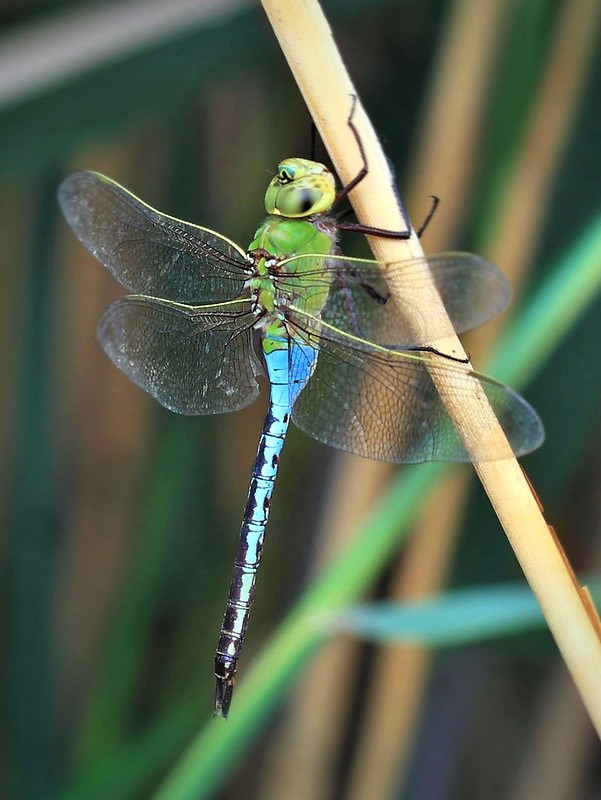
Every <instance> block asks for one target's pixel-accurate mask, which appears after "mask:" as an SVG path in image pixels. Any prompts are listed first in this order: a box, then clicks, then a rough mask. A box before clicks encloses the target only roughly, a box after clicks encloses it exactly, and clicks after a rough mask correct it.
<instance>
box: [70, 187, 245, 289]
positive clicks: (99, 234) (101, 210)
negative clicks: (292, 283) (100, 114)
mask: <svg viewBox="0 0 601 800" xmlns="http://www.w3.org/2000/svg"><path fill="white" fill-rule="evenodd" d="M58 199H59V203H60V206H61V209H62V211H63V214H64V215H65V218H66V220H67V222H68V223H69V225H70V226H71V228H72V229H73V231H74V232H75V235H76V236H77V238H78V239H79V240H80V241H81V242H82V244H83V245H85V247H87V249H88V250H89V251H90V252H91V253H92V254H93V255H94V256H96V258H97V259H98V260H99V261H100V262H101V263H102V264H104V266H105V267H107V269H109V270H110V271H111V272H112V273H113V275H114V276H115V278H117V280H118V281H119V282H120V283H121V284H122V285H123V286H125V287H126V289H128V290H129V291H130V292H135V293H136V294H144V295H153V296H155V297H165V298H167V299H169V300H177V301H181V302H187V303H206V302H207V303H208V302H219V301H224V300H232V299H234V298H235V297H237V296H238V295H239V294H240V292H241V291H242V287H243V285H244V281H245V279H246V277H247V273H248V265H247V264H246V262H245V260H244V251H243V250H242V249H241V248H240V247H238V245H236V244H235V243H234V242H231V241H230V240H229V239H226V238H225V237H223V236H220V235H219V234H218V233H215V232H214V231H211V230H209V229H208V228H201V227H198V226H197V225H192V224H191V223H189V222H182V221H181V220H178V219H175V218H174V217H169V216H167V215H166V214H161V213H159V212H158V211H155V210H154V209H153V208H151V207H150V206H147V205H146V204H145V203H143V202H142V201H141V200H139V199H138V198H137V197H135V196H134V195H133V194H131V193H130V192H128V191H127V189H124V188H123V187H122V186H119V184H118V183H115V181H112V180H111V179H110V178H106V177H104V175H99V174H98V173H96V172H77V173H75V174H73V175H70V176H69V177H68V178H66V179H65V180H64V181H63V182H62V183H61V185H60V187H59V190H58Z"/></svg>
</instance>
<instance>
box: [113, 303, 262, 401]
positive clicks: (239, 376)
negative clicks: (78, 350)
mask: <svg viewBox="0 0 601 800" xmlns="http://www.w3.org/2000/svg"><path fill="white" fill-rule="evenodd" d="M247 309H248V303H243V302H241V301H236V302H232V303H223V304H220V305H218V306H199V307H193V306H183V305H178V304H176V303H169V302H166V301H163V300H158V299H155V298H152V297H139V296H130V297H125V298H123V299H122V300H118V301H117V302H116V303H113V304H112V305H111V306H109V307H108V309H107V310H106V311H105V313H104V315H103V316H102V318H101V320H100V323H99V325H98V338H99V339H100V342H101V344H102V346H103V347H104V349H105V351H106V352H107V354H108V355H109V357H110V358H111V359H112V360H113V361H114V363H115V364H116V365H117V366H118V367H119V369H121V370H122V371H123V372H124V373H125V374H126V375H127V376H128V377H129V378H131V380H133V381H134V382H135V383H137V384H138V386H141V387H142V388H143V389H145V390H146V391H147V392H149V393H150V394H151V395H153V397H155V398H156V399H157V400H158V401H159V403H161V404H162V405H163V406H165V408H168V409H170V410H171V411H175V412H177V413H178V414H220V413H223V412H226V411H237V410H238V409H240V408H244V406H247V405H249V404H250V403H252V401H253V400H254V399H255V398H256V397H257V396H258V394H259V387H258V384H257V381H256V377H257V376H258V375H262V374H263V368H262V365H261V362H260V361H259V359H258V357H257V355H256V353H255V351H254V348H253V343H252V326H253V324H254V322H255V317H254V316H253V315H252V314H250V313H248V310H247Z"/></svg>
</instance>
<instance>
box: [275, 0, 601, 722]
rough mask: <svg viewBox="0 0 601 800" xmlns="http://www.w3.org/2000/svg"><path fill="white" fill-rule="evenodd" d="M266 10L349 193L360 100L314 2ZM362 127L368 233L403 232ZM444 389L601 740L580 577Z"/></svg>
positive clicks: (361, 213)
mask: <svg viewBox="0 0 601 800" xmlns="http://www.w3.org/2000/svg"><path fill="white" fill-rule="evenodd" d="M263 6H264V8H265V11H266V13H267V16H268V17H269V20H270V22H271V25H272V27H273V29H274V32H275V34H276V36H277V38H278V41H279V43H280V46H281V47H282V50H283V52H284V54H285V56H286V59H287V60H288V63H289V65H290V68H291V70H292V72H293V74H294V77H295V79H296V81H297V83H298V85H299V88H300V89H301V92H302V94H303V97H304V99H305V102H306V104H307V106H308V108H309V111H310V113H311V114H312V116H313V119H314V120H315V123H316V125H317V127H318V129H319V132H320V135H321V137H322V140H323V141H324V144H325V145H326V147H327V148H328V151H329V153H330V156H331V157H332V161H333V162H334V165H335V167H336V170H337V172H338V174H339V176H340V178H341V180H342V182H343V183H347V182H348V181H349V180H351V179H352V177H353V176H354V175H355V174H356V173H357V172H358V170H359V168H360V167H361V162H360V155H359V153H358V152H357V147H356V144H355V142H354V140H353V137H352V133H351V131H350V130H349V128H348V125H347V124H346V120H347V118H348V113H349V105H350V99H351V97H352V96H356V90H355V88H354V87H353V85H352V83H351V81H350V78H349V76H348V74H347V72H346V70H345V68H344V65H343V64H342V61H341V59H340V56H339V54H338V51H337V49H336V47H335V44H334V41H333V39H332V34H331V31H330V29H329V27H328V25H327V22H326V20H325V18H324V16H323V14H322V12H321V9H320V7H319V4H318V3H317V2H315V1H314V0H305V2H300V0H288V2H286V3H282V2H281V0H280V2H277V0H263ZM353 119H354V123H355V125H356V127H357V129H358V131H359V135H360V137H361V140H362V142H363V145H364V147H365V150H366V153H367V159H368V163H369V174H368V175H367V177H366V179H365V180H364V181H362V183H361V184H360V185H359V186H358V187H357V190H356V191H354V192H353V193H352V202H353V206H354V208H355V211H356V213H357V216H358V218H359V219H360V221H361V222H362V223H364V224H366V225H372V226H378V227H383V228H388V229H401V228H402V227H403V219H402V215H401V213H400V210H399V208H398V205H397V200H396V195H395V191H394V187H393V185H392V178H391V176H390V172H389V170H388V167H387V163H386V159H385V157H384V154H383V152H382V150H381V148H380V146H379V143H378V140H377V137H376V135H375V132H374V130H373V128H372V126H371V124H370V123H369V120H368V119H367V116H366V114H365V112H364V110H363V107H362V106H361V104H360V102H357V105H356V109H355V116H354V118H353ZM370 245H371V247H372V250H373V252H374V254H375V255H376V257H377V258H378V259H379V260H380V261H382V262H384V263H390V262H393V261H398V260H400V259H402V258H407V257H410V256H419V255H421V248H420V245H419V242H418V240H417V239H416V238H415V237H412V238H411V239H409V240H407V241H406V242H399V241H393V240H383V239H374V238H372V239H371V240H370ZM386 277H388V276H386ZM388 282H389V287H390V290H391V294H392V296H393V297H394V298H395V301H396V302H397V303H398V305H399V308H402V309H403V312H404V314H405V316H406V318H407V320H408V321H409V322H410V324H411V325H412V327H413V329H414V331H415V333H416V335H417V336H418V337H419V338H420V339H421V340H423V341H432V340H437V339H441V338H442V333H443V332H448V336H447V337H446V341H442V342H441V343H440V348H441V349H444V350H446V351H447V352H455V353H461V352H462V349H461V345H460V343H459V341H458V339H457V337H456V336H455V335H454V334H452V333H451V328H450V323H449V321H448V318H447V317H446V314H445V311H444V308H443V307H442V304H441V303H440V300H439V297H438V294H437V292H436V289H435V287H434V286H432V287H431V292H430V296H429V297H428V298H425V299H421V298H412V297H411V295H410V293H409V296H408V295H407V293H406V292H405V291H404V287H403V286H402V285H396V283H395V281H394V280H393V279H391V280H389V281H388ZM433 379H434V376H433ZM435 383H436V386H437V388H438V389H439V391H440V394H441V397H442V399H443V402H444V403H445V406H446V408H447V411H448V413H449V416H450V417H451V419H452V420H453V422H454V424H455V426H456V427H457V430H458V432H459V434H460V435H461V437H462V439H463V441H464V443H465V446H466V448H467V449H468V452H470V453H471V454H472V457H473V458H474V461H475V463H474V468H475V469H476V472H477V473H478V476H479V478H480V480H481V482H482V484H483V486H484V488H485V490H486V492H487V494H488V496H489V499H490V501H491V503H492V505H493V508H494V509H495V512H496V514H497V516H498V517H499V520H500V521H501V524H502V525H503V528H504V529H505V532H506V535H507V537H508V538H509V541H510V543H511V545H512V547H513V549H514V552H515V553H516V556H517V558H518V560H519V562H520V564H521V566H522V568H523V570H524V572H525V574H526V576H527V578H528V580H529V582H530V585H531V586H532V588H533V591H534V592H535V594H536V596H537V597H538V600H539V602H540V604H541V606H542V609H543V612H544V614H545V616H546V618H547V621H548V623H549V627H550V629H551V631H552V632H553V635H554V636H555V639H556V641H557V644H558V646H559V648H560V650H561V652H562V654H563V657H564V659H565V661H566V663H567V664H568V667H569V669H570V671H571V673H572V676H573V677H574V680H575V682H576V684H577V686H578V688H579V691H580V694H581V696H582V698H583V701H584V703H585V705H586V706H587V708H588V711H589V713H590V715H591V718H592V719H593V722H594V724H595V727H596V728H597V731H598V732H600V733H601V686H599V682H598V680H597V676H598V674H599V671H600V668H601V642H600V640H599V636H598V627H597V625H598V621H597V623H596V622H595V620H594V619H592V618H591V616H590V615H589V613H588V612H587V609H586V608H585V606H584V604H583V602H582V599H581V595H580V592H579V590H578V585H577V584H576V583H575V581H574V578H573V574H572V573H571V572H570V570H569V569H568V565H567V563H566V561H565V559H564V556H563V554H562V552H561V550H560V548H559V547H558V546H557V543H556V542H555V540H554V539H553V537H551V536H549V531H548V528H547V525H546V523H545V520H544V518H543V516H542V514H541V512H540V508H539V506H538V503H537V501H536V499H535V497H534V496H533V494H532V491H531V489H530V487H529V485H528V482H527V480H526V479H525V476H524V474H523V472H522V470H521V469H520V467H519V465H518V463H517V461H516V460H515V459H514V458H513V457H512V455H511V451H510V448H509V445H508V443H507V442H506V441H504V436H503V433H502V431H501V429H500V426H499V425H498V423H497V422H496V419H495V418H494V415H493V414H492V411H491V409H490V408H489V407H488V404H487V403H486V400H485V398H484V396H483V392H481V391H480V392H479V391H477V390H476V391H474V393H473V396H472V397H470V398H466V400H465V402H464V403H463V404H461V405H460V404H458V403H456V402H454V401H453V398H452V396H450V395H449V393H448V391H447V387H446V385H445V381H444V379H439V378H435ZM481 447H490V448H491V449H496V450H497V452H499V453H504V454H506V455H507V457H505V458H503V460H501V461H495V462H491V463H483V462H478V453H479V451H480V448H481Z"/></svg>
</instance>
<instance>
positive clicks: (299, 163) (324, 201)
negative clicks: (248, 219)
mask: <svg viewBox="0 0 601 800" xmlns="http://www.w3.org/2000/svg"><path fill="white" fill-rule="evenodd" d="M335 197H336V183H335V181H334V176H333V175H332V173H331V172H330V170H329V169H328V168H327V167H326V166H325V165H324V164H320V163H319V162H318V161H309V160H308V159H306V158H286V159H285V160H284V161H282V162H281V163H280V164H279V165H278V171H277V173H276V175H275V177H274V178H273V180H272V181H271V183H270V184H269V186H268V187H267V191H266V193H265V209H266V210H267V213H268V214H277V215H278V216H282V217H291V218H294V219H298V218H299V217H310V216H311V215H312V214H327V212H328V211H330V209H331V208H332V204H333V203H334V199H335Z"/></svg>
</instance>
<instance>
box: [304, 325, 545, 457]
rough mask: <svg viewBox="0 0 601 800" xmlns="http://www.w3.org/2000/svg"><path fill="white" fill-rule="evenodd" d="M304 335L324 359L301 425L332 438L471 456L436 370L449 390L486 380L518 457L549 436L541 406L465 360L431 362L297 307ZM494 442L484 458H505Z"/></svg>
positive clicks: (383, 449) (370, 448)
mask: <svg viewBox="0 0 601 800" xmlns="http://www.w3.org/2000/svg"><path fill="white" fill-rule="evenodd" d="M296 326H297V330H298V334H299V336H300V337H301V338H302V339H303V340H304V341H306V342H308V343H311V344H313V345H314V346H315V347H316V348H318V350H319V355H318V358H317V366H316V368H315V371H314V373H313V376H312V377H311V380H310V381H309V383H308V385H307V386H306V387H305V389H303V391H302V392H301V394H300V396H299V398H298V400H297V402H296V403H295V405H294V407H293V410H292V419H293V420H294V422H295V423H296V424H297V425H298V427H299V428H301V429H302V430H304V431H305V432H306V433H308V434H309V435H310V436H313V437H314V438H316V439H318V440H319V441H321V442H324V443H325V444H329V445H331V446H333V447H337V448H339V449H341V450H348V451H349V452H351V453H355V454H356V455H360V456H364V457H366V458H373V459H378V460H382V461H392V462H397V463H419V462H422V461H469V460H471V459H470V456H469V455H468V453H467V451H466V449H465V447H464V445H463V443H462V441H461V439H460V437H459V436H458V434H457V432H456V431H455V428H454V426H453V424H452V422H451V420H450V419H449V417H448V415H447V412H446V409H445V407H444V405H443V403H442V400H441V399H440V396H439V394H438V391H437V389H436V386H435V384H434V382H433V380H432V374H438V375H440V376H442V377H444V381H445V386H446V387H448V393H449V394H450V395H452V396H453V397H454V398H455V399H456V400H459V401H461V400H462V399H464V398H465V399H467V398H468V397H469V396H470V395H472V393H473V392H474V390H475V389H476V388H477V387H481V388H482V389H483V390H484V392H485V394H486V397H487V398H488V401H489V402H490V404H491V406H492V408H493V410H494V412H495V414H496V416H497V418H498V419H499V422H500V423H501V426H502V428H503V430H504V432H505V434H506V436H507V438H508V440H509V443H510V445H511V447H512V449H513V451H514V453H515V455H516V456H520V455H524V454H525V453H529V452H531V451H532V450H534V449H536V448H537V447H538V446H539V445H540V444H541V443H542V440H543V437H544V433H543V428H542V423H541V421H540V419H539V417H538V415H537V414H536V412H535V411H534V409H533V408H532V407H531V406H530V405H529V404H528V403H527V402H526V401H525V400H524V399H523V398H522V397H520V396H519V395H518V394H516V393H515V392H514V391H513V390H512V389H510V388H509V387H507V386H504V385H502V384H500V383H497V382H496V381H493V380H491V379H490V378H487V377H486V376H484V375H480V374H478V373H476V372H473V371H471V370H467V369H462V368H461V367H460V366H459V365H457V366H455V365H452V364H442V363H432V362H429V363H428V366H426V361H425V359H423V358H421V357H419V356H417V355H415V354H411V353H403V352H402V351H398V350H389V349H387V348H383V347H377V346H374V345H372V344H370V343H369V342H364V341H362V340H357V339H354V338H353V337H351V336H348V335H347V334H345V333H344V332H341V331H336V330H335V329H332V328H330V327H329V326H328V325H326V324H324V323H323V322H321V321H319V320H317V319H315V318H311V317H309V315H303V314H296ZM504 455H505V453H504V452H501V451H498V450H496V449H494V445H490V446H489V447H488V450H486V449H485V450H484V452H483V456H482V460H485V461H494V460H497V459H499V458H503V457H504Z"/></svg>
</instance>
